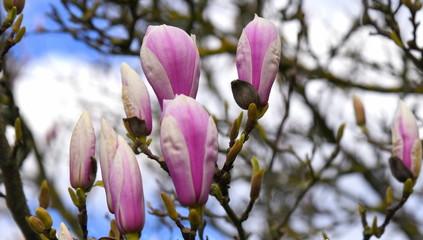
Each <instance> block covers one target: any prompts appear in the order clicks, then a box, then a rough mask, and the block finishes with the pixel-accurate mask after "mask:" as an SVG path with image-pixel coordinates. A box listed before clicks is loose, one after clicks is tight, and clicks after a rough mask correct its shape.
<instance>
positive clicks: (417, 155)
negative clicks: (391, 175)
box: [391, 101, 422, 181]
mask: <svg viewBox="0 0 423 240" xmlns="http://www.w3.org/2000/svg"><path fill="white" fill-rule="evenodd" d="M392 156H393V157H395V158H397V159H399V160H401V161H402V163H403V165H404V166H405V167H406V168H407V169H409V170H410V172H411V173H412V176H413V177H414V178H417V177H418V176H419V173H420V168H421V161H422V144H421V141H420V137H419V128H418V126H417V121H416V118H415V117H414V115H413V113H412V112H411V111H410V110H409V109H408V108H407V106H406V105H405V104H404V102H402V101H400V103H399V108H398V111H397V113H396V115H395V118H394V124H393V127H392ZM391 170H392V168H391ZM403 181H405V180H403Z"/></svg>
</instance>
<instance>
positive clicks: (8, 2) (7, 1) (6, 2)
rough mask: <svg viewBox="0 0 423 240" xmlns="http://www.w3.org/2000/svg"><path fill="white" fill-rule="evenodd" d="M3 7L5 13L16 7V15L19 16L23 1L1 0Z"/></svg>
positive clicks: (23, 5) (23, 4)
mask: <svg viewBox="0 0 423 240" xmlns="http://www.w3.org/2000/svg"><path fill="white" fill-rule="evenodd" d="M3 6H4V9H5V10H6V11H10V10H12V8H13V7H16V13H17V14H19V13H21V12H22V10H23V9H24V7H25V0H3Z"/></svg>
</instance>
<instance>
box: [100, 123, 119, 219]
mask: <svg viewBox="0 0 423 240" xmlns="http://www.w3.org/2000/svg"><path fill="white" fill-rule="evenodd" d="M99 148H100V149H99V150H100V167H101V175H102V178H103V185H104V190H105V191H106V200H107V206H108V208H109V211H110V212H111V213H114V210H113V204H112V196H111V195H110V186H109V168H110V166H111V165H112V161H113V159H114V158H115V153H116V148H117V134H116V132H115V131H114V130H113V128H112V127H110V125H109V123H108V122H107V121H106V120H104V119H102V120H101V132H100V147H99Z"/></svg>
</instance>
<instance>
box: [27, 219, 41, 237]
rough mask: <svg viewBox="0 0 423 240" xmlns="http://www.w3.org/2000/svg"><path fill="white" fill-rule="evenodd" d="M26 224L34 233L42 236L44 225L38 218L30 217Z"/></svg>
mask: <svg viewBox="0 0 423 240" xmlns="http://www.w3.org/2000/svg"><path fill="white" fill-rule="evenodd" d="M28 223H29V226H31V228H32V229H33V230H34V231H35V232H36V233H38V234H42V233H43V232H44V229H45V227H44V224H43V222H42V221H41V220H40V219H39V218H37V217H35V216H30V217H29V218H28Z"/></svg>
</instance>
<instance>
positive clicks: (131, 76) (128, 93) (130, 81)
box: [121, 63, 152, 134]
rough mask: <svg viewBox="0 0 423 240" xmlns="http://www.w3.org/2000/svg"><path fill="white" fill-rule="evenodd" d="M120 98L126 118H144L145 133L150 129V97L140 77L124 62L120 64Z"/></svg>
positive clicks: (148, 132)
mask: <svg viewBox="0 0 423 240" xmlns="http://www.w3.org/2000/svg"><path fill="white" fill-rule="evenodd" d="M121 74H122V100H123V103H124V104H123V105H124V108H125V113H126V116H127V117H128V118H131V117H138V118H139V119H142V120H145V123H146V126H147V134H150V133H151V130H152V115H151V104H150V97H149V95H148V90H147V87H146V86H145V84H144V82H143V81H142V79H141V77H140V76H139V75H138V74H137V73H136V72H135V71H134V70H133V69H132V68H131V67H130V66H129V65H128V64H126V63H122V65H121Z"/></svg>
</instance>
